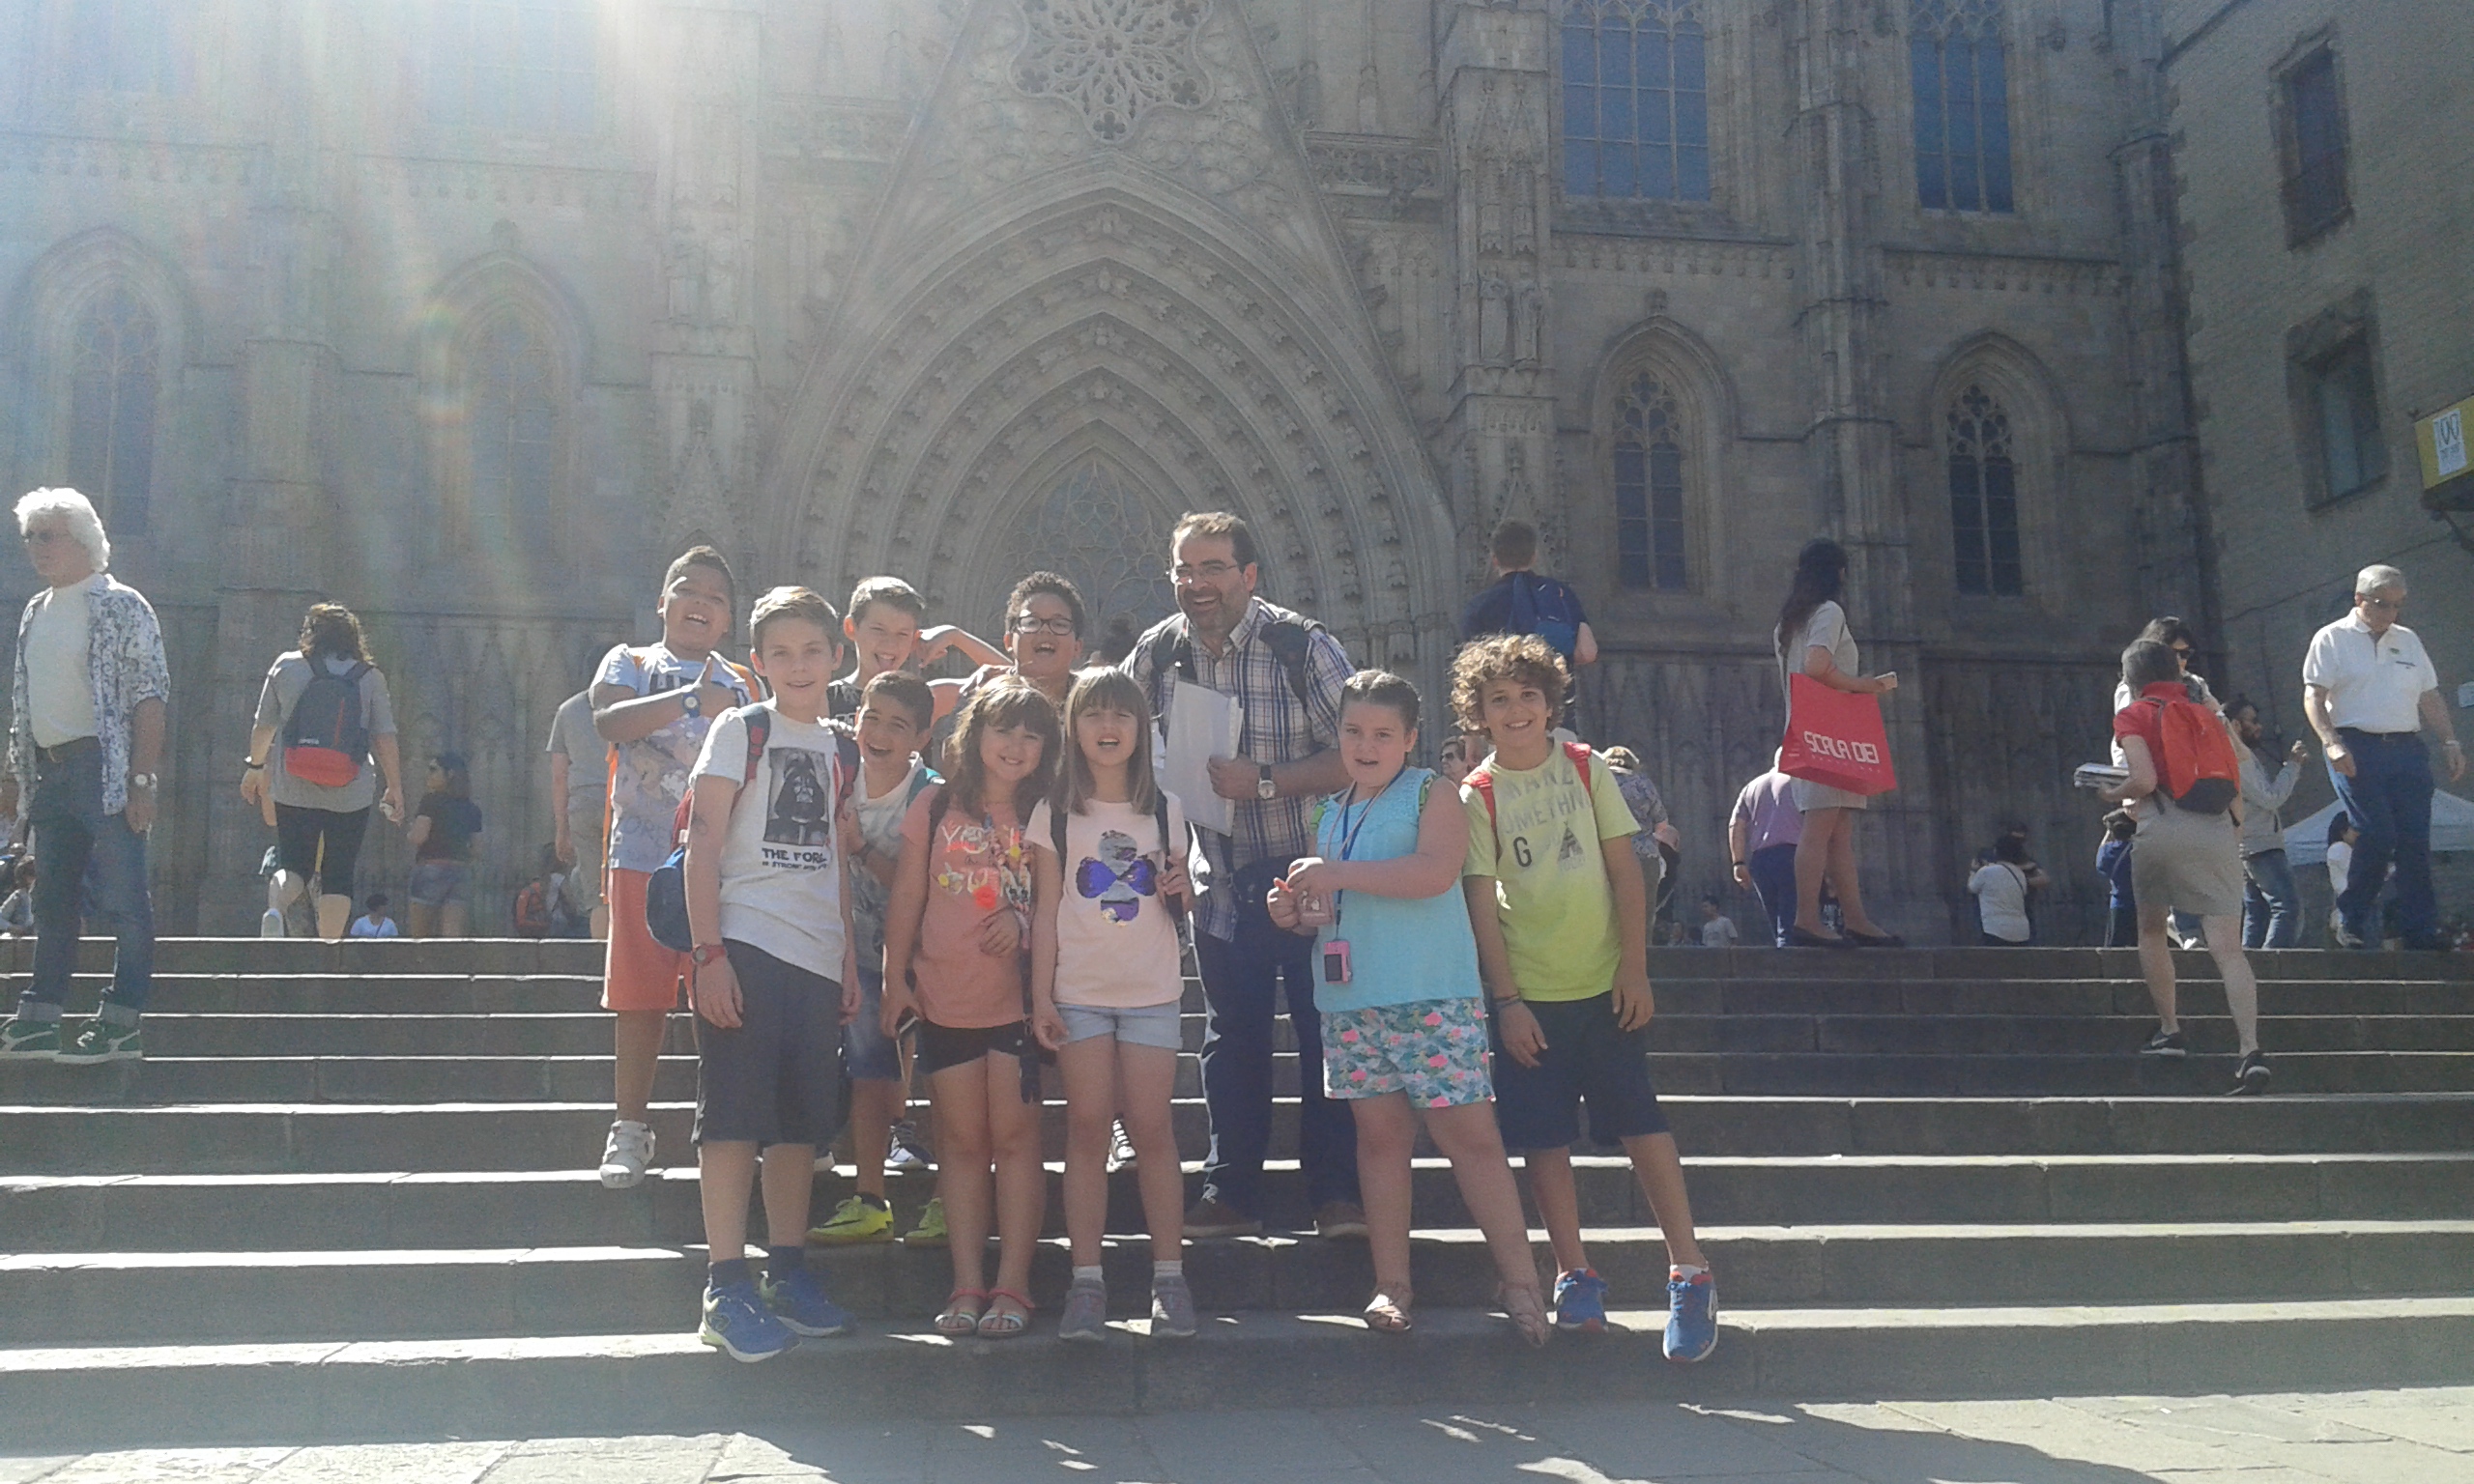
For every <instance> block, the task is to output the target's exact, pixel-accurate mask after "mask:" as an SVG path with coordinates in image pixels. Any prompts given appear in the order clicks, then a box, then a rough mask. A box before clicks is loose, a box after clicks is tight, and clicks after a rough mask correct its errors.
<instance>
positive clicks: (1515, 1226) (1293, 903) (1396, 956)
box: [1268, 670, 1547, 1345]
mask: <svg viewBox="0 0 2474 1484" xmlns="http://www.w3.org/2000/svg"><path fill="white" fill-rule="evenodd" d="M1417 744H1418V692H1417V688H1416V687H1415V686H1413V685H1411V684H1410V683H1409V682H1408V681H1406V680H1403V679H1401V678H1400V677H1399V676H1398V675H1395V674H1390V673H1387V672H1385V671H1376V670H1368V671H1359V672H1358V673H1357V674H1356V675H1354V676H1352V677H1351V678H1350V680H1349V682H1348V684H1347V686H1346V687H1345V688H1344V689H1343V690H1342V692H1341V696H1340V756H1341V759H1342V760H1343V761H1344V762H1345V763H1346V764H1347V765H1348V771H1349V786H1348V788H1347V790H1346V791H1344V792H1341V793H1337V794H1334V795H1333V796H1332V797H1331V798H1329V799H1327V800H1325V801H1324V803H1323V806H1322V812H1321V813H1320V815H1319V816H1318V818H1317V820H1316V822H1315V835H1314V839H1315V850H1316V851H1317V852H1318V853H1317V854H1315V855H1312V856H1309V857H1308V858H1306V859H1304V860H1301V861H1297V862H1294V863H1293V864H1292V865H1291V866H1290V867H1289V870H1288V875H1287V878H1286V879H1285V880H1281V881H1276V882H1274V883H1272V889H1271V896H1270V899H1269V902H1268V905H1269V907H1270V911H1271V917H1272V921H1273V922H1275V923H1277V924H1279V925H1280V927H1282V928H1288V929H1289V930H1290V931H1292V932H1311V933H1313V934H1314V938H1315V944H1314V947H1315V953H1314V964H1315V969H1314V973H1315V981H1316V982H1315V985H1314V1003H1315V1005H1316V1008H1317V1009H1319V1010H1320V1011H1321V1013H1322V1016H1323V1069H1322V1074H1323V1090H1324V1092H1325V1093H1326V1094H1327V1095H1328V1096H1330V1097H1333V1098H1342V1099H1349V1107H1350V1110H1351V1111H1352V1112H1353V1113H1354V1114H1355V1115H1356V1120H1357V1159H1358V1181H1359V1184H1360V1185H1361V1187H1362V1188H1363V1192H1364V1194H1365V1197H1366V1236H1367V1244H1368V1245H1369V1246H1370V1247H1371V1248H1372V1250H1373V1256H1374V1297H1373V1299H1371V1300H1370V1301H1369V1302H1368V1303H1367V1304H1366V1327H1368V1328H1370V1329H1374V1330H1378V1331H1381V1332H1385V1333H1392V1334H1397V1333H1402V1332H1404V1331H1406V1330H1407V1329H1408V1327H1409V1308H1410V1302H1411V1294H1410V1289H1409V1158H1410V1155H1411V1153H1412V1152H1413V1151H1414V1149H1415V1148H1416V1145H1417V1139H1418V1120H1419V1118H1420V1116H1421V1115H1423V1116H1424V1120H1425V1127H1426V1132H1427V1133H1429V1134H1431V1135H1432V1136H1433V1138H1434V1143H1435V1147H1436V1148H1437V1149H1439V1150H1441V1151H1443V1154H1444V1156H1445V1157H1447V1158H1449V1159H1450V1160H1451V1161H1452V1174H1453V1179H1454V1180H1456V1181H1457V1182H1458V1183H1459V1185H1460V1197H1461V1201H1462V1203H1463V1204H1465V1205H1466V1206H1467V1207H1468V1208H1469V1213H1470V1215H1471V1216H1472V1217H1473V1218H1475V1220H1476V1221H1477V1223H1478V1227H1479V1229H1480V1230H1481V1231H1482V1232H1483V1233H1484V1234H1485V1237H1486V1246H1487V1249H1488V1250H1489V1251H1491V1252H1492V1253H1493V1254H1494V1259H1495V1266H1496V1268H1497V1270H1500V1271H1501V1273H1502V1275H1503V1299H1504V1310H1505V1312H1506V1313H1507V1314H1509V1315H1510V1318H1511V1322H1512V1323H1513V1325H1515V1326H1516V1327H1518V1328H1519V1330H1520V1332H1521V1334H1522V1336H1523V1337H1524V1338H1526V1339H1527V1340H1528V1341H1529V1342H1530V1343H1531V1344H1532V1345H1542V1344H1544V1343H1545V1342H1546V1333H1547V1323H1546V1310H1545V1305H1544V1303H1543V1301H1542V1299H1540V1297H1539V1290H1538V1268H1537V1263H1536V1261H1535V1259H1533V1258H1532V1257H1531V1255H1530V1250H1529V1230H1528V1227H1527V1225H1526V1223H1525V1222H1524V1220H1523V1218H1522V1215H1521V1210H1520V1192H1519V1190H1518V1188H1517V1187H1516V1186H1514V1185H1513V1184H1512V1178H1511V1166H1510V1163H1509V1162H1507V1160H1506V1159H1505V1157H1504V1145H1503V1138H1502V1135H1501V1134H1499V1133H1498V1132H1497V1131H1496V1128H1495V1110H1494V1106H1493V1100H1494V1085H1493V1081H1492V1078H1491V1077H1490V1076H1489V1074H1488V1070H1487V1061H1486V1011H1485V999H1484V994H1485V991H1484V988H1483V987H1482V985H1481V983H1480V981H1479V978H1478V944H1477V939H1476V938H1475V937H1474V936H1473V935H1472V934H1471V932H1470V928H1469V910H1468V906H1467V904H1466V902H1465V901H1464V899H1463V898H1462V894H1461V891H1460V870H1461V866H1462V864H1463V862H1464V861H1465V860H1466V858H1467V856H1468V851H1469V819H1468V814H1467V813H1466V812H1465V811H1464V810H1463V809H1462V808H1461V804H1460V795H1459V791H1458V790H1457V789H1455V788H1453V786H1452V785H1451V784H1450V783H1448V782H1444V781H1442V780H1439V779H1438V778H1437V777H1436V775H1435V774H1434V773H1433V772H1431V771H1430V770H1428V769H1425V768H1412V767H1409V766H1408V765H1407V764H1408V759H1409V752H1410V750H1411V749H1413V748H1415V747H1416V746H1417Z"/></svg>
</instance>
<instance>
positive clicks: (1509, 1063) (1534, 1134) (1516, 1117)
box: [1487, 990, 1667, 1150]
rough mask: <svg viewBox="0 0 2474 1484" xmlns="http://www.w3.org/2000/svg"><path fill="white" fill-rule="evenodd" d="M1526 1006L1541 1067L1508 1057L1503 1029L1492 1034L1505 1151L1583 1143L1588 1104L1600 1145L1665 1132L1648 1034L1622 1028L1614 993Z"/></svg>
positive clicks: (1499, 1122)
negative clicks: (1540, 1040)
mask: <svg viewBox="0 0 2474 1484" xmlns="http://www.w3.org/2000/svg"><path fill="white" fill-rule="evenodd" d="M1528 1003H1529V1010H1530V1013H1532V1014H1534V1015H1536V1016H1537V1017H1538V1028H1539V1030H1540V1031H1542V1032H1544V1033H1545V1035H1546V1049H1545V1051H1544V1052H1543V1053H1542V1054H1540V1055H1539V1058H1538V1065H1537V1066H1535V1067H1523V1066H1522V1065H1520V1063H1518V1062H1517V1061H1514V1060H1513V1059H1512V1057H1511V1055H1510V1053H1509V1052H1507V1051H1505V1050H1504V1036H1503V1028H1502V1026H1501V1025H1500V1024H1499V1023H1495V1022H1494V1021H1493V1019H1492V1017H1489V1024H1488V1028H1487V1039H1488V1040H1489V1041H1491V1042H1493V1044H1494V1052H1495V1122H1496V1124H1497V1125H1498V1126H1500V1127H1502V1129H1503V1134H1504V1147H1505V1148H1506V1149H1510V1150H1524V1149H1563V1148H1566V1147H1568V1146H1569V1145H1571V1144H1574V1143H1577V1142H1579V1140H1580V1136H1581V1120H1580V1110H1581V1104H1582V1103H1584V1102H1586V1103H1588V1104H1589V1132H1590V1137H1591V1139H1592V1140H1594V1141H1595V1142H1597V1143H1599V1144H1614V1143H1616V1142H1618V1141H1620V1140H1624V1139H1630V1138H1638V1137H1639V1136H1641V1135H1643V1134H1648V1133H1664V1132H1666V1131H1667V1124H1666V1111H1665V1110H1664V1109H1662V1108H1660V1107H1659V1106H1658V1094H1657V1089H1655V1088H1654V1087H1652V1086H1651V1085H1650V1059H1649V1053H1650V1028H1649V1027H1648V1026H1646V1025H1644V1026H1642V1027H1641V1028H1640V1029H1639V1030H1636V1031H1626V1030H1621V1029H1618V1028H1617V1026H1616V1024H1615V995H1614V992H1613V991H1612V990H1610V991H1608V992H1607V993H1605V994H1601V995H1597V996H1594V997H1592V998H1590V999H1586V1000H1550V1001H1545V1002H1540V1001H1537V1000H1531V1001H1529V1002H1528Z"/></svg>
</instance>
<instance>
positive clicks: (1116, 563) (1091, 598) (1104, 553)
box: [1008, 457, 1177, 644]
mask: <svg viewBox="0 0 2474 1484" xmlns="http://www.w3.org/2000/svg"><path fill="white" fill-rule="evenodd" d="M1173 524H1174V523H1173V522H1171V521H1170V520H1169V519H1168V517H1167V516H1166V515H1165V513H1164V511H1163V509H1162V507H1161V505H1160V502H1159V501H1157V500H1154V499H1151V498H1149V497H1148V496H1146V495H1144V494H1143V492H1142V490H1141V488H1140V487H1139V486H1138V485H1136V483H1135V482H1134V480H1133V479H1131V478H1130V477H1128V476H1127V474H1126V473H1125V471H1123V470H1121V469H1119V468H1118V467H1117V465H1116V464H1114V463H1112V462H1111V461H1109V460H1108V459H1105V458H1099V457H1091V458H1086V459H1084V460H1082V461H1081V462H1080V463H1079V464H1077V465H1075V466H1074V467H1073V468H1072V469H1071V470H1070V471H1067V472H1066V474H1065V476H1064V477H1063V478H1061V479H1059V480H1058V481H1057V482H1056V487H1055V488H1054V489H1052V490H1050V492H1049V496H1048V498H1047V499H1044V500H1041V501H1040V502H1039V504H1037V505H1036V506H1034V507H1033V508H1032V510H1031V514H1030V517H1029V518H1028V519H1027V520H1026V521H1024V522H1023V524H1022V530H1021V536H1020V537H1019V538H1018V540H1017V542H1016V544H1015V546H1014V548H1013V549H1014V550H1015V551H1017V552H1020V553H1021V554H1022V556H1021V560H1020V562H1019V563H1018V564H1019V565H1020V566H1021V572H1017V573H1015V574H1014V576H1016V577H1020V576H1021V575H1022V573H1025V572H1029V571H1030V570H1032V569H1033V568H1034V567H1045V568H1048V569H1049V570H1050V571H1054V572H1060V573H1063V574H1064V575H1065V576H1066V577H1068V578H1071V579H1072V580H1073V582H1074V585H1075V586H1076V587H1078V588H1080V589H1081V592H1082V606H1083V608H1084V610H1085V611H1086V613H1087V614H1089V620H1088V622H1087V623H1086V624H1085V626H1084V630H1085V632H1084V634H1083V636H1082V637H1083V642H1085V643H1086V644H1087V643H1089V642H1092V641H1093V640H1095V639H1097V638H1098V636H1099V634H1100V632H1101V630H1102V629H1103V628H1104V627H1106V625H1107V624H1108V620H1109V619H1110V618H1112V617H1115V616H1116V615H1117V614H1126V615H1128V616H1130V617H1131V618H1133V619H1134V625H1135V628H1136V631H1140V630H1142V629H1146V628H1149V627H1150V626H1151V625H1152V624H1153V623H1156V622H1158V621H1159V620H1160V619H1163V618H1165V617H1167V616H1168V615H1169V614H1172V613H1175V612H1176V611H1177V594H1176V589H1175V588H1173V587H1172V586H1170V585H1169V584H1168V579H1167V577H1166V575H1165V569H1166V567H1167V564H1168V563H1167V557H1168V532H1169V529H1170V528H1171V527H1172V526H1173ZM1010 581H1011V579H1008V583H1009V584H1010Z"/></svg>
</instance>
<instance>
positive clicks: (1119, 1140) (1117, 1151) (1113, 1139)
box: [1108, 1119, 1134, 1175]
mask: <svg viewBox="0 0 2474 1484" xmlns="http://www.w3.org/2000/svg"><path fill="white" fill-rule="evenodd" d="M1133 1168H1134V1139H1133V1136H1132V1135H1130V1134H1128V1133H1127V1132H1126V1131H1125V1122H1124V1121H1123V1120H1122V1119H1120V1120H1119V1121H1118V1122H1117V1123H1116V1124H1115V1125H1114V1126H1113V1127H1110V1128H1109V1130H1108V1173H1109V1174H1111V1175H1114V1174H1115V1173H1116V1172H1117V1171H1119V1170H1130V1169H1133Z"/></svg>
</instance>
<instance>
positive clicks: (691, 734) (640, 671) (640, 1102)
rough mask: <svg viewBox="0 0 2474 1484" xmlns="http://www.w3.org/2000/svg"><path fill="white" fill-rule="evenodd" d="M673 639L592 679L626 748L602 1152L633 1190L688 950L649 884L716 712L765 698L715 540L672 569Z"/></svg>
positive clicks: (616, 779)
mask: <svg viewBox="0 0 2474 1484" xmlns="http://www.w3.org/2000/svg"><path fill="white" fill-rule="evenodd" d="M659 609H660V613H661V642H659V643H657V644H652V645H649V646H647V647H645V648H638V647H636V646H635V645H632V644H620V645H619V647H617V648H616V649H613V650H611V651H610V654H609V656H608V657H607V658H605V659H604V660H603V661H602V662H601V670H600V671H599V672H598V673H597V674H595V675H594V676H593V681H592V725H593V729H594V730H596V731H598V732H600V733H601V735H602V736H603V738H605V739H606V740H608V741H609V742H610V743H612V744H613V745H614V746H616V747H617V748H618V750H619V756H618V760H617V765H616V768H615V770H614V773H613V776H612V780H611V785H610V844H609V856H608V859H609V886H608V890H607V891H606V893H605V894H604V895H605V898H606V899H607V900H608V902H609V904H610V956H609V958H608V960H607V966H606V968H605V969H604V971H603V975H602V986H601V1008H602V1009H604V1010H608V1011H612V1012H614V1013H617V1015H618V1017H619V1023H618V1064H619V1065H618V1094H619V1096H618V1104H619V1107H618V1115H619V1116H618V1121H617V1122H615V1123H613V1124H612V1125H611V1126H610V1142H609V1144H608V1145H607V1147H605V1149H604V1150H603V1152H602V1156H601V1183H602V1184H604V1185H606V1186H608V1187H609V1188H611V1189H613V1190H624V1189H627V1188H629V1187H631V1186H633V1185H635V1184H638V1183H639V1182H641V1181H642V1180H643V1179H644V1178H645V1169H646V1166H647V1165H649V1164H651V1163H652V1158H653V1130H652V1124H651V1122H650V1118H649V1105H650V1104H651V1102H652V1096H653V1072H654V1070H655V1069H656V1067H657V1066H658V1065H659V1059H660V1056H661V1042H662V1034H663V1032H664V1030H665V1029H666V1027H667V1026H668V1023H669V1019H670V1015H671V1013H672V1012H674V1011H676V1009H677V1008H678V985H679V979H680V977H681V976H682V975H684V974H685V973H686V972H687V956H686V955H685V954H680V953H674V952H672V951H671V950H669V949H667V948H664V947H662V946H661V945H660V944H659V943H656V942H654V941H653V936H652V933H651V932H650V931H649V930H648V929H647V928H646V926H645V883H646V881H647V880H648V879H649V878H650V877H651V875H652V873H653V870H654V869H655V868H656V867H658V866H660V865H661V863H662V861H663V860H664V859H666V858H667V857H668V856H669V854H670V852H671V849H672V847H673V846H674V844H675V843H676V842H674V841H673V840H672V839H671V827H672V822H673V819H674V817H675V816H676V813H677V810H678V801H679V799H680V798H682V797H684V796H685V794H686V792H687V777H688V770H689V769H691V768H693V767H694V766H695V764H696V757H697V754H698V753H700V752H701V751H703V749H704V746H705V731H706V730H708V729H709V728H711V727H712V724H713V720H714V718H716V717H718V716H720V715H721V714H722V713H723V712H725V711H728V710H730V709H731V708H732V707H734V706H743V705H745V704H747V703H748V702H749V701H751V700H753V699H755V695H754V692H753V690H752V689H751V687H750V683H749V681H748V678H747V676H746V675H745V674H744V673H743V672H742V671H739V669H738V668H737V667H736V666H734V665H733V664H731V662H730V661H728V660H726V659H724V658H723V657H722V655H721V653H720V648H721V645H722V644H723V642H726V641H727V640H728V639H729V638H730V636H731V628H732V624H733V622H734V617H735V614H736V613H737V609H738V597H737V588H736V586H735V585H734V582H733V580H732V577H731V567H730V563H729V562H728V561H727V560H725V559H724V558H723V557H722V554H721V553H719V552H717V551H715V550H713V549H712V548H711V547H709V546H699V547H693V548H691V549H689V550H688V551H687V552H685V553H684V554H682V555H681V556H680V557H679V558H678V559H677V560H676V561H674V562H672V563H671V564H670V570H669V571H668V572H666V573H664V574H663V576H662V584H661V594H660V599H659Z"/></svg>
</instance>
